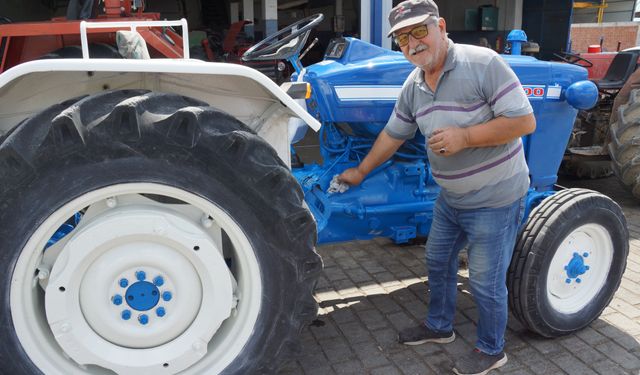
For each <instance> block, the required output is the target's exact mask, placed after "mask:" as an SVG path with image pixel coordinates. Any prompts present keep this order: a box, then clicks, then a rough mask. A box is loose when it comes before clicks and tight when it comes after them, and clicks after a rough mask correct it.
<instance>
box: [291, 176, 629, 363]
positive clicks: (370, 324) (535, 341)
mask: <svg viewBox="0 0 640 375" xmlns="http://www.w3.org/2000/svg"><path fill="white" fill-rule="evenodd" d="M561 183H562V184H563V185H564V186H574V187H587V188H590V189H594V190H597V191H600V192H602V193H604V194H606V195H609V196H610V197H611V198H613V199H614V200H615V201H616V202H618V203H619V204H620V205H621V206H622V207H623V209H624V212H625V215H626V217H627V221H628V224H629V230H630V232H631V240H630V244H631V247H630V254H629V258H628V262H627V269H626V272H625V274H624V278H623V281H622V284H621V286H620V289H619V290H618V292H617V293H616V295H615V297H614V299H613V300H612V301H611V304H610V305H609V306H608V307H607V308H606V309H605V310H604V312H603V314H602V316H601V317H600V318H599V319H598V320H596V321H595V322H594V323H592V324H591V325H590V326H589V327H587V328H585V329H583V330H581V331H580V332H578V333H576V334H573V335H569V336H566V337H562V338H557V339H544V338H541V337H539V336H536V335H534V334H532V333H530V332H528V331H527V330H525V329H524V328H523V327H522V325H520V323H519V322H518V321H517V320H516V319H515V318H513V317H510V319H509V323H508V331H507V337H506V339H507V345H506V348H505V351H506V352H507V354H508V356H509V361H508V363H507V364H506V365H505V366H504V367H502V368H501V369H500V370H498V371H494V372H492V374H493V373H495V374H576V375H589V374H602V375H610V374H633V375H640V205H639V204H638V203H637V202H636V201H634V200H633V198H632V197H631V196H630V194H628V193H627V192H626V191H624V190H623V189H622V188H621V187H620V186H619V184H618V183H617V181H616V180H615V179H614V178H608V179H602V180H595V181H570V180H563V181H561ZM318 251H319V252H320V254H321V255H322V257H323V260H324V264H325V269H324V273H323V275H322V276H321V278H320V281H319V283H318V286H317V289H316V299H317V301H318V302H319V303H320V312H319V316H318V319H317V320H316V321H315V322H314V324H312V325H311V326H309V327H306V328H305V329H304V331H303V337H302V341H303V345H302V348H301V356H300V357H299V358H298V360H297V361H292V362H290V363H288V364H287V365H286V366H285V368H283V369H282V370H281V371H280V374H281V375H293V374H295V375H297V374H305V375H312V374H322V375H326V374H371V375H394V374H405V375H409V374H411V375H414V374H415V375H428V374H449V373H451V370H450V369H451V367H452V364H453V360H454V359H455V358H456V357H457V356H459V355H462V354H464V353H467V352H469V351H471V350H472V348H473V343H474V341H475V327H476V322H477V312H476V308H475V305H474V302H473V300H472V298H471V295H470V293H469V285H468V274H467V273H466V270H461V271H460V273H459V275H458V279H459V286H458V290H459V293H458V301H457V313H456V318H455V329H456V332H457V339H456V340H455V341H454V342H453V343H451V344H446V345H439V344H424V345H419V346H414V347H408V346H405V345H400V344H398V343H397V342H396V335H397V331H398V330H399V329H401V328H404V327H407V326H409V325H412V324H415V323H416V322H419V321H421V320H422V319H423V317H424V315H425V313H426V311H427V301H428V294H427V285H426V284H425V282H426V280H427V279H426V275H425V273H426V271H425V267H424V247H423V246H396V245H394V244H393V243H391V242H390V241H389V240H386V239H376V240H372V241H356V242H349V243H344V244H337V245H326V246H321V247H320V248H319V249H318Z"/></svg>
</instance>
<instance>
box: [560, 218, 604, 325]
mask: <svg viewBox="0 0 640 375" xmlns="http://www.w3.org/2000/svg"><path fill="white" fill-rule="evenodd" d="M613 253H614V248H613V241H612V240H611V236H610V235H609V232H608V231H607V230H606V229H605V228H604V227H603V226H602V225H599V224H586V225H583V226H580V227H578V228H576V229H575V230H574V231H572V232H571V233H569V235H567V236H566V237H565V238H564V239H563V240H562V242H561V244H560V246H559V247H558V249H557V250H556V252H555V254H554V256H553V259H552V260H551V264H550V266H549V273H548V275H547V298H548V300H549V302H550V304H551V306H552V307H553V309H554V310H556V311H558V312H560V313H563V314H573V313H576V312H578V311H580V310H582V309H583V308H584V307H585V306H587V305H588V304H589V303H590V302H591V301H592V300H593V298H595V297H596V295H597V294H598V292H600V290H601V289H602V288H603V287H604V285H605V283H606V280H607V275H608V273H609V269H610V268H611V263H612V261H613Z"/></svg>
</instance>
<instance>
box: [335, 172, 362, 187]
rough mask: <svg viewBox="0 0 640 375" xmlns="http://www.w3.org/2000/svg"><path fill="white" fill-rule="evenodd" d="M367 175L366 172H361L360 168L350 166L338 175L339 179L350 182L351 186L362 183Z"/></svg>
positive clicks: (346, 182)
mask: <svg viewBox="0 0 640 375" xmlns="http://www.w3.org/2000/svg"><path fill="white" fill-rule="evenodd" d="M365 177H366V175H365V174H363V173H362V172H360V170H359V169H358V168H349V169H347V170H345V171H344V172H342V173H341V174H340V176H338V180H339V181H340V182H344V183H345V184H349V185H351V186H355V185H360V183H361V182H362V180H364V178H365Z"/></svg>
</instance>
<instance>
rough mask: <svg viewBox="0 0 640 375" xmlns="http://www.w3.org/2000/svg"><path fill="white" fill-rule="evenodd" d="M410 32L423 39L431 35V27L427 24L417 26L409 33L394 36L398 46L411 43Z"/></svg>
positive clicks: (416, 37)
mask: <svg viewBox="0 0 640 375" xmlns="http://www.w3.org/2000/svg"><path fill="white" fill-rule="evenodd" d="M409 34H411V36H412V37H413V38H414V39H422V38H424V37H426V36H427V35H429V29H428V28H427V25H420V26H416V27H414V28H413V29H411V30H409V32H408V33H402V34H398V35H395V36H394V37H393V40H395V41H396V44H397V45H398V47H404V46H406V45H407V44H409Z"/></svg>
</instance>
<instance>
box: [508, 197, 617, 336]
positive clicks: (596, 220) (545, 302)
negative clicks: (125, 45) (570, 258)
mask: <svg viewBox="0 0 640 375" xmlns="http://www.w3.org/2000/svg"><path fill="white" fill-rule="evenodd" d="M585 224H598V225H600V226H602V227H604V228H605V229H606V230H607V231H608V233H609V235H610V236H611V240H612V241H613V261H612V262H611V266H610V268H609V273H608V276H607V278H606V281H605V283H604V285H603V286H602V288H601V289H600V290H599V291H598V292H597V293H596V294H595V296H594V297H593V298H592V299H591V301H589V302H588V303H587V304H586V305H585V307H584V308H582V309H581V310H579V311H577V312H575V313H571V314H566V313H563V312H561V311H558V310H556V309H554V308H553V306H552V305H551V304H550V302H549V299H548V296H547V277H548V276H549V267H550V264H551V260H552V259H553V257H554V255H555V253H556V251H557V249H558V247H559V245H560V244H561V243H562V241H563V240H564V239H565V237H566V236H567V235H569V234H570V233H571V232H572V231H573V230H575V229H576V228H578V227H580V226H583V225H585ZM628 252H629V231H628V229H627V225H626V219H625V217H624V214H623V213H622V210H621V209H620V206H618V205H617V204H616V203H615V202H614V201H613V200H611V199H610V198H608V197H606V196H604V195H602V194H600V193H597V192H594V191H591V190H586V189H566V190H563V191H561V192H559V193H557V194H554V195H552V196H550V197H548V198H546V199H545V200H543V201H542V202H541V203H540V205H538V206H537V207H536V208H535V209H533V211H532V212H531V214H530V215H529V219H528V220H527V223H526V225H525V228H524V230H523V231H522V232H521V233H520V236H519V237H518V242H517V243H516V247H515V250H514V254H513V257H512V259H511V264H510V266H509V273H508V275H507V287H508V289H509V308H510V310H511V312H512V313H513V315H514V316H515V317H516V318H517V319H518V320H519V321H520V322H521V323H522V324H523V325H524V326H525V327H526V328H528V329H529V330H531V331H533V332H535V333H537V334H539V335H541V336H544V337H558V336H562V335H566V334H570V333H572V332H575V331H577V330H580V329H582V328H584V327H586V326H587V325H589V324H590V323H591V322H592V321H594V320H595V319H597V318H598V316H600V314H601V313H602V310H604V308H605V307H606V306H607V305H608V304H609V302H610V301H611V299H612V298H613V295H614V293H615V291H616V290H617V289H618V287H619V286H620V281H621V280H622V274H623V273H624V270H625V267H626V262H627V254H628Z"/></svg>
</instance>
